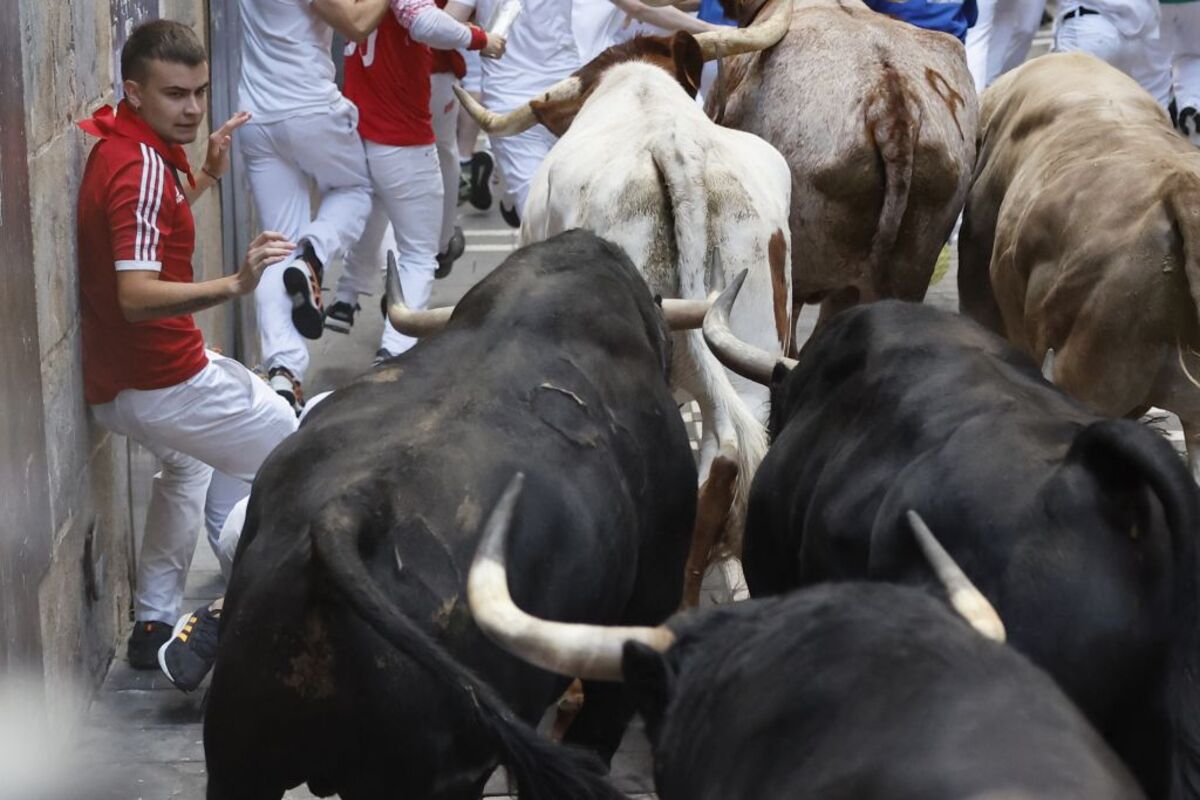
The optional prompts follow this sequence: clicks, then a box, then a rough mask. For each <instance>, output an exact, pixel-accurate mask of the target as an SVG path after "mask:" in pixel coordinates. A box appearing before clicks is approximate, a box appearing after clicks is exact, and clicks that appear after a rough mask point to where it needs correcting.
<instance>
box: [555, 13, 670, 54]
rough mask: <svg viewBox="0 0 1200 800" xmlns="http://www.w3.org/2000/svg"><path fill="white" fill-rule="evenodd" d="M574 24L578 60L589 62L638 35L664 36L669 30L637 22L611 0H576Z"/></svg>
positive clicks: (572, 17) (572, 16)
mask: <svg viewBox="0 0 1200 800" xmlns="http://www.w3.org/2000/svg"><path fill="white" fill-rule="evenodd" d="M571 26H572V28H573V29H574V31H575V42H576V44H577V45H578V46H579V60H580V61H581V62H582V63H584V64H586V63H588V62H589V61H591V60H592V59H593V58H595V57H596V56H598V55H600V54H601V53H603V52H604V51H605V50H607V49H608V48H610V47H612V46H613V45H614V44H620V43H622V42H627V41H629V40H630V39H632V38H634V37H635V36H661V35H663V34H665V33H667V31H664V30H663V29H662V28H659V27H656V26H654V25H648V24H646V23H644V22H638V21H637V20H636V19H633V18H632V17H630V16H629V15H627V14H626V13H625V12H623V11H622V10H621V9H619V8H617V7H616V6H615V5H613V4H612V2H611V0H574V8H573V9H572V11H571Z"/></svg>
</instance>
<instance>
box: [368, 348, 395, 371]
mask: <svg viewBox="0 0 1200 800" xmlns="http://www.w3.org/2000/svg"><path fill="white" fill-rule="evenodd" d="M396 355H397V354H396V353H393V352H392V351H391V350H388V349H387V348H386V347H381V348H379V349H378V350H376V351H375V357H374V358H373V359H371V366H372V367H378V366H379V365H380V364H382V363H383V362H385V361H387V360H388V359H389V358H395V357H396Z"/></svg>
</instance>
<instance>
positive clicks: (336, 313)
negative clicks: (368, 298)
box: [325, 300, 362, 333]
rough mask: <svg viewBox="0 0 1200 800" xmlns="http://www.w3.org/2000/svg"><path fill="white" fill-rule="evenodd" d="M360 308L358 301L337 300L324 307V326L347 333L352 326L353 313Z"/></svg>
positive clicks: (335, 331) (337, 331) (336, 331)
mask: <svg viewBox="0 0 1200 800" xmlns="http://www.w3.org/2000/svg"><path fill="white" fill-rule="evenodd" d="M361 310H362V306H360V305H359V304H358V303H353V304H351V303H347V302H346V301H345V300H338V301H337V302H336V303H334V304H333V305H331V306H330V307H329V308H327V309H325V327H326V328H328V329H329V330H331V331H333V332H334V333H349V332H350V329H351V328H353V327H354V315H355V314H356V313H358V312H359V311H361Z"/></svg>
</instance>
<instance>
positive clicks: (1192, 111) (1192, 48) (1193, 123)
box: [1160, 0, 1200, 147]
mask: <svg viewBox="0 0 1200 800" xmlns="http://www.w3.org/2000/svg"><path fill="white" fill-rule="evenodd" d="M1160 8H1161V9H1162V40H1163V45H1164V46H1165V47H1166V49H1167V51H1168V52H1169V53H1170V54H1171V60H1172V64H1173V78H1174V85H1173V87H1172V89H1173V94H1174V95H1175V108H1176V112H1177V114H1178V124H1179V129H1180V130H1181V131H1182V132H1183V133H1184V135H1185V136H1187V137H1188V138H1189V139H1190V140H1191V142H1192V144H1194V145H1196V146H1198V147H1200V0H1193V2H1190V3H1163V4H1162V5H1161V6H1160Z"/></svg>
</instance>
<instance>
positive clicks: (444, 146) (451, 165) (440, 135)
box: [429, 72, 466, 278]
mask: <svg viewBox="0 0 1200 800" xmlns="http://www.w3.org/2000/svg"><path fill="white" fill-rule="evenodd" d="M454 82H455V77H454V75H453V74H452V73H449V72H436V73H434V74H433V75H430V76H429V111H430V113H431V114H432V115H433V136H434V139H436V142H435V146H436V147H437V156H438V166H439V168H440V169H441V172H442V229H441V232H440V233H439V235H438V269H437V276H438V277H441V278H444V277H445V276H446V275H448V274H449V272H450V267H451V266H452V265H453V264H454V261H455V260H456V259H457V258H458V257H459V256H461V255H462V253H463V249H464V247H465V244H466V242H465V240H464V239H463V236H462V229H461V228H459V227H458V225H457V222H458V179H459V176H460V175H461V174H462V166H461V165H460V164H459V163H458V98H457V97H455V96H454ZM452 240H453V241H452Z"/></svg>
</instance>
